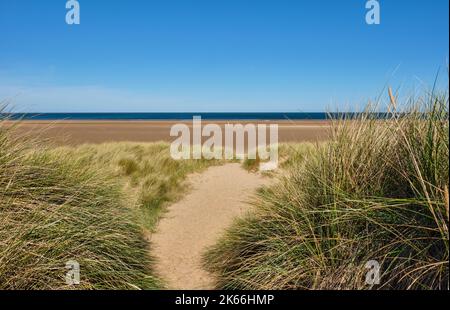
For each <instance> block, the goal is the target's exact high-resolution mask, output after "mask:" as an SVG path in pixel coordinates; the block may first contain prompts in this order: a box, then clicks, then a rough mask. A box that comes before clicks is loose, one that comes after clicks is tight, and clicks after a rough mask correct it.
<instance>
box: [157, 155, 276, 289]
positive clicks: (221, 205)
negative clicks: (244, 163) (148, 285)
mask: <svg viewBox="0 0 450 310" xmlns="http://www.w3.org/2000/svg"><path fill="white" fill-rule="evenodd" d="M268 182H269V179H268V178H263V177H261V176H259V175H257V174H254V173H248V172H247V171H245V170H243V169H242V168H241V167H240V165H239V164H237V163H233V164H226V165H224V166H218V167H211V168H209V169H208V170H206V171H205V172H203V173H201V174H193V175H191V176H190V177H189V183H190V184H191V186H192V190H191V192H190V193H189V194H187V195H186V196H185V197H184V198H183V199H182V200H181V201H179V202H177V203H175V204H173V205H171V206H170V207H169V211H168V212H167V213H166V214H165V215H164V217H163V218H162V219H161V221H160V223H159V225H158V229H157V231H156V232H155V233H154V234H153V236H152V237H151V238H152V245H153V251H152V254H153V255H154V256H155V257H156V259H157V263H156V271H157V273H158V274H159V275H160V276H161V277H162V279H163V280H164V281H165V282H166V283H167V285H168V288H170V289H212V288H213V283H214V281H213V278H212V276H211V275H210V274H209V273H208V272H206V271H205V270H203V269H202V267H201V257H202V254H203V253H204V251H205V249H206V248H207V247H208V246H211V245H213V244H214V243H215V242H216V241H217V240H218V238H220V236H221V235H222V234H223V232H224V230H225V229H226V228H227V227H228V226H229V225H231V224H232V222H233V219H234V218H235V217H237V216H240V215H243V213H244V212H246V211H248V209H249V208H250V206H249V205H247V204H246V203H245V201H246V200H248V199H249V198H250V197H251V195H253V193H254V192H255V190H256V189H257V188H258V187H260V186H261V185H264V184H267V183H268Z"/></svg>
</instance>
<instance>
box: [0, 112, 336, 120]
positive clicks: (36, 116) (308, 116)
mask: <svg viewBox="0 0 450 310" xmlns="http://www.w3.org/2000/svg"><path fill="white" fill-rule="evenodd" d="M5 116H6V117H7V118H10V119H16V120H17V119H23V120H192V118H193V116H201V117H202V119H205V120H324V119H329V114H327V113H321V112H315V113H300V112H298V113H297V112H295V113H292V112H291V113H281V112H270V113H253V112H248V113H242V112H239V113H229V112H227V113H204V112H198V113H191V112H182V113H10V114H4V115H3V117H5ZM0 118H2V116H1V115H0Z"/></svg>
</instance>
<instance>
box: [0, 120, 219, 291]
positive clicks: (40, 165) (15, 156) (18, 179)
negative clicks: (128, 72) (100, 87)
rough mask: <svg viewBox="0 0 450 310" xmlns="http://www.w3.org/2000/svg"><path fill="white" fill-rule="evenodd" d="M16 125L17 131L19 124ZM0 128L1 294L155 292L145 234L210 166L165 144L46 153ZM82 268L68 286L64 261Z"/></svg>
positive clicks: (156, 282)
mask: <svg viewBox="0 0 450 310" xmlns="http://www.w3.org/2000/svg"><path fill="white" fill-rule="evenodd" d="M13 127H14V126H13ZM12 131H14V128H11V126H4V125H2V122H1V121H0V289H155V288H160V287H163V284H162V283H161V282H160V281H159V280H158V279H157V277H155V276H154V274H153V271H152V259H151V257H149V254H148V253H149V245H148V242H147V241H146V238H145V236H146V234H147V233H148V232H149V231H151V230H152V229H153V228H154V226H155V224H156V221H157V219H158V217H159V216H160V215H161V210H163V209H164V206H165V204H166V203H167V202H169V201H173V200H175V199H177V198H178V197H179V196H180V194H181V193H182V192H183V188H184V187H183V185H182V181H183V180H184V177H185V176H186V175H187V174H188V173H190V172H193V171H197V170H200V169H202V168H203V167H206V166H207V165H211V164H216V163H217V162H214V161H202V160H201V161H174V160H172V159H171V158H170V153H169V151H168V147H169V145H168V144H164V143H161V144H133V143H111V144H103V145H84V146H79V147H59V148H49V147H45V146H43V143H42V141H39V142H38V141H32V140H30V139H29V138H23V137H18V136H17V135H14V134H13V132H12ZM71 260H75V261H77V262H78V263H79V264H80V277H81V281H80V284H79V285H73V286H68V285H67V284H66V280H65V276H66V273H67V271H68V270H67V269H66V262H68V261H71Z"/></svg>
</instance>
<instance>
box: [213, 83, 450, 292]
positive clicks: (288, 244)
mask: <svg viewBox="0 0 450 310" xmlns="http://www.w3.org/2000/svg"><path fill="white" fill-rule="evenodd" d="M389 95H390V100H391V103H390V105H389V108H390V112H389V117H388V119H384V120H380V119H379V118H377V117H376V114H374V112H376V109H375V108H373V107H370V106H369V107H368V108H367V110H366V111H365V113H362V114H358V115H353V116H352V118H342V119H337V120H334V122H333V125H332V128H331V130H330V135H329V142H327V143H323V144H320V145H316V146H315V147H314V149H313V150H312V151H311V152H309V151H307V150H303V151H301V152H299V155H298V156H297V157H296V158H292V157H291V159H290V160H288V162H287V166H286V168H287V169H288V173H287V175H286V176H283V177H281V180H280V182H279V184H277V185H275V186H272V187H270V188H266V189H263V190H261V191H260V192H259V194H258V197H257V198H256V199H255V201H254V204H255V206H256V211H255V212H254V213H253V214H251V215H249V216H248V217H246V218H244V219H241V220H239V221H238V222H237V223H236V224H235V225H234V226H233V227H232V228H231V229H230V230H229V231H228V232H227V234H226V236H225V237H224V238H222V239H221V241H220V242H219V243H218V244H217V245H215V246H214V247H213V248H211V249H210V251H209V252H208V253H207V254H206V256H205V265H206V267H207V268H208V269H209V270H210V271H212V272H214V273H215V274H216V275H217V277H218V283H217V286H218V287H219V288H225V289H449V235H448V226H449V220H448V218H449V217H448V204H449V203H448V180H449V175H448V173H449V166H448V163H449V135H448V130H449V126H448V125H449V123H448V103H449V102H448V94H443V95H436V94H432V95H429V96H427V98H424V99H422V100H418V101H417V102H414V103H411V102H410V103H408V104H406V105H404V106H403V108H402V109H401V110H400V108H399V105H398V104H397V102H396V98H395V97H394V95H393V94H392V92H391V91H390V92H389ZM372 260H376V261H377V262H378V263H379V264H380V266H381V281H380V283H379V284H378V285H368V284H366V282H365V279H366V275H367V272H368V269H367V268H366V263H367V262H369V261H372Z"/></svg>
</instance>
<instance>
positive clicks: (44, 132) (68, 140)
mask: <svg viewBox="0 0 450 310" xmlns="http://www.w3.org/2000/svg"><path fill="white" fill-rule="evenodd" d="M12 123H14V122H9V124H12ZM175 123H184V124H187V125H188V126H189V127H190V128H192V122H189V121H23V122H21V123H20V125H19V126H18V127H17V132H18V133H19V134H24V133H29V134H31V135H34V136H36V135H38V136H39V139H42V140H43V141H44V140H46V141H49V142H50V143H52V144H57V145H79V144H84V143H104V142H119V141H120V142H122V141H129V142H156V141H168V142H170V141H173V140H174V139H175V138H174V137H170V128H171V126H172V125H173V124H175ZM208 123H215V124H219V125H220V126H221V127H222V130H223V128H224V127H223V126H224V125H225V124H236V123H241V124H248V123H253V124H278V126H279V130H278V131H279V142H305V141H308V142H314V141H320V140H324V139H325V137H326V133H327V129H328V127H329V122H327V121H307V120H305V121H257V122H255V121H207V120H203V121H202V125H206V124H208Z"/></svg>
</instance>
